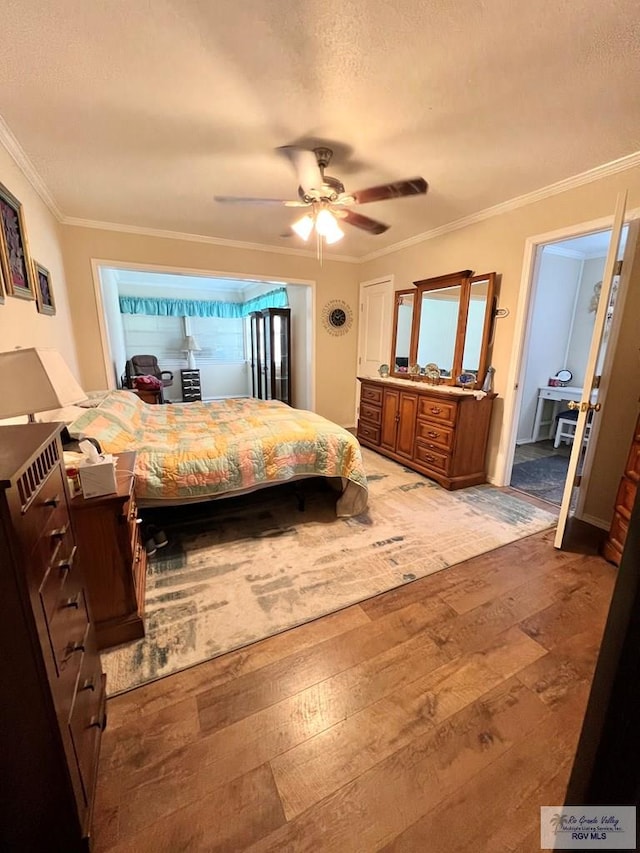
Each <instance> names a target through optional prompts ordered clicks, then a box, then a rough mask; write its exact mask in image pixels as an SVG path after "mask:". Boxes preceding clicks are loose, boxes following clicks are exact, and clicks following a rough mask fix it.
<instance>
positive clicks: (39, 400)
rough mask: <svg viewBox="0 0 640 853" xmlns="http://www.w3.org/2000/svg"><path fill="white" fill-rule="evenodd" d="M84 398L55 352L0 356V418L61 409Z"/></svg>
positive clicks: (24, 351) (22, 351) (32, 349)
mask: <svg viewBox="0 0 640 853" xmlns="http://www.w3.org/2000/svg"><path fill="white" fill-rule="evenodd" d="M86 396H87V395H86V393H85V392H84V391H83V390H82V388H81V387H80V385H78V382H77V381H76V378H75V377H74V375H73V374H72V373H71V371H70V370H69V368H68V367H67V363H66V362H65V360H64V359H63V357H62V356H61V355H60V353H59V352H58V351H57V350H54V349H39V348H37V347H29V348H25V349H15V350H11V351H9V352H0V418H15V417H17V416H18V415H33V413H34V412H47V411H49V410H51V409H61V408H64V406H71V405H72V404H73V403H78V402H79V401H80V400H84V399H86Z"/></svg>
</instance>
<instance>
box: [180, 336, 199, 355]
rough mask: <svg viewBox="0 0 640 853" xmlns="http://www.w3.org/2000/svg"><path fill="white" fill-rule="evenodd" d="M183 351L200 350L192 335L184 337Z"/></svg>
mask: <svg viewBox="0 0 640 853" xmlns="http://www.w3.org/2000/svg"><path fill="white" fill-rule="evenodd" d="M184 351H185V352H200V347H199V345H198V342H197V340H196V339H195V338H194V336H193V335H187V336H186V337H185V339H184Z"/></svg>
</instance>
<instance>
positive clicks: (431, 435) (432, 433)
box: [427, 429, 440, 438]
mask: <svg viewBox="0 0 640 853" xmlns="http://www.w3.org/2000/svg"><path fill="white" fill-rule="evenodd" d="M427 435H428V436H429V438H437V437H438V436H439V435H440V433H439V432H435V430H432V429H430V430H427Z"/></svg>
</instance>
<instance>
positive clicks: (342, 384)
mask: <svg viewBox="0 0 640 853" xmlns="http://www.w3.org/2000/svg"><path fill="white" fill-rule="evenodd" d="M62 233H63V245H64V255H65V265H66V269H67V275H68V281H69V293H70V295H71V298H72V300H73V307H74V313H73V322H74V330H75V338H76V343H77V347H78V355H79V358H80V362H81V365H82V378H83V380H84V382H85V384H86V387H87V388H92V389H95V388H100V387H105V384H106V382H107V379H106V373H105V370H104V365H103V361H102V358H101V354H100V343H99V342H100V337H99V326H98V314H97V306H96V300H95V295H94V286H93V280H92V271H91V260H92V259H97V260H106V261H111V262H119V263H122V262H125V263H133V264H153V265H155V266H160V267H166V268H168V269H189V270H198V271H200V272H206V273H222V274H225V275H247V276H249V277H251V276H269V277H272V278H274V279H276V280H288V279H304V280H306V281H313V282H314V283H315V315H316V322H315V329H316V340H315V347H316V349H315V386H316V405H315V409H316V411H317V412H318V413H319V414H321V415H324V416H325V417H326V418H329V419H330V420H332V421H335V422H336V423H339V424H342V425H343V426H351V425H353V420H354V416H353V413H354V387H355V381H354V376H355V364H356V348H357V329H356V328H355V325H354V327H353V328H352V329H351V330H350V331H349V332H348V334H346V335H343V336H342V337H335V336H333V335H330V334H329V333H328V332H327V331H325V329H324V328H323V327H322V325H321V323H320V316H321V311H322V307H323V306H324V305H325V303H326V302H327V301H329V300H330V299H343V300H344V301H345V302H347V303H348V304H349V305H350V306H351V308H352V310H353V313H354V315H355V316H357V312H356V306H357V301H358V281H359V277H358V272H357V271H358V266H357V265H355V264H351V263H340V262H335V261H327V260H324V262H323V264H322V266H321V265H320V263H319V262H318V261H317V260H316V259H315V258H305V257H297V256H294V255H285V254H280V253H276V252H267V251H265V252H262V251H253V250H241V249H235V248H227V247H222V246H215V245H212V244H209V243H199V242H192V241H187V240H174V239H167V238H161V237H148V236H142V235H136V234H125V233H121V232H117V231H103V230H98V229H93V228H80V227H77V226H64V227H63V229H62Z"/></svg>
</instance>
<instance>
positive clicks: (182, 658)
mask: <svg viewBox="0 0 640 853" xmlns="http://www.w3.org/2000/svg"><path fill="white" fill-rule="evenodd" d="M363 454H364V461H365V468H366V471H367V478H368V481H369V507H368V509H367V511H366V512H365V513H363V514H362V515H360V516H357V517H354V518H346V519H339V518H336V515H335V501H336V493H335V492H334V491H333V490H331V489H330V488H329V487H328V486H324V487H323V484H322V483H321V482H320V483H319V481H317V480H313V481H311V480H306V481H302V482H301V483H300V484H298V485H297V486H296V487H295V489H294V487H293V486H282V487H278V488H273V489H267V490H262V491H260V492H255V493H254V494H251V495H246V496H244V497H242V498H235V499H233V500H226V501H213V502H210V503H207V504H198V505H194V506H192V507H182V508H179V509H173V510H171V511H170V513H169V514H168V513H167V512H166V511H164V513H163V515H161V516H158V515H157V514H156V516H155V517H154V519H153V521H154V522H156V523H160V524H162V527H163V529H164V530H165V532H166V533H167V535H168V538H169V544H168V545H167V546H166V547H165V548H163V549H162V550H158V551H157V553H156V555H155V556H153V557H152V558H151V559H150V560H149V564H148V575H147V595H146V612H145V622H146V632H147V633H146V636H145V638H144V639H142V640H139V641H136V642H134V643H130V644H128V645H124V646H120V647H118V648H116V649H113V650H111V651H108V652H105V653H103V655H102V661H103V666H104V669H105V671H106V673H107V688H108V691H109V694H110V695H114V694H115V693H120V692H123V691H125V690H129V689H131V688H133V687H136V686H138V685H140V684H144V683H146V682H149V681H153V680H155V679H157V678H160V677H162V676H165V675H169V674H170V673H173V672H176V671H178V670H181V669H185V668H187V667H190V666H193V665H194V664H197V663H201V662H202V661H205V660H207V659H209V658H212V657H215V656H217V655H220V654H223V653H224V652H228V651H231V650H232V649H236V648H239V647H240V646H244V645H247V644H248V643H253V642H255V641H256V640H259V639H262V638H264V637H268V636H271V635H273V634H276V633H278V632H280V631H284V630H285V629H287V628H291V627H293V626H295V625H300V624H302V623H304V622H308V621H310V620H312V619H316V618H318V617H319V616H323V615H325V614H327V613H332V612H334V611H336V610H340V609H341V608H343V607H347V606H348V605H350V604H354V603H355V602H358V601H363V600H364V599H366V598H370V597H371V596H374V595H377V594H378V593H380V592H384V591H386V590H389V589H393V588H394V587H397V586H400V585H401V584H406V583H410V582H411V581H413V580H415V579H416V578H422V577H425V576H426V575H429V574H432V573H433V572H438V571H440V570H442V569H445V568H447V567H448V566H452V565H454V564H455V563H460V562H462V561H463V560H467V559H469V558H470V557H475V556H477V555H478V554H482V553H484V552H486V551H491V550H492V549H494V548H498V547H499V546H501V545H506V544H507V543H508V542H513V541H514V540H516V539H520V538H523V537H525V536H529V535H531V534H532V533H536V532H538V531H541V530H544V529H546V528H549V527H552V526H553V525H554V524H555V522H556V516H555V515H554V514H552V513H549V512H545V511H544V510H541V509H539V508H538V507H536V506H533V505H532V504H531V503H528V502H527V501H526V500H524V499H522V500H521V499H519V498H518V497H515V496H513V495H512V494H509V493H506V492H503V491H501V490H500V489H497V488H494V487H492V486H488V485H485V486H476V487H473V488H469V489H461V490H459V491H455V492H448V491H446V490H445V489H443V488H441V487H440V486H438V485H436V484H435V483H434V482H432V481H431V480H428V479H426V478H425V477H422V476H421V475H420V474H417V473H415V472H414V471H409V470H408V469H405V468H403V467H402V466H401V465H397V464H395V463H394V462H391V461H390V460H388V459H385V458H384V457H382V456H379V455H378V454H376V453H372V452H370V451H367V450H364V451H363ZM302 501H304V510H301V509H300V503H301V502H302Z"/></svg>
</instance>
